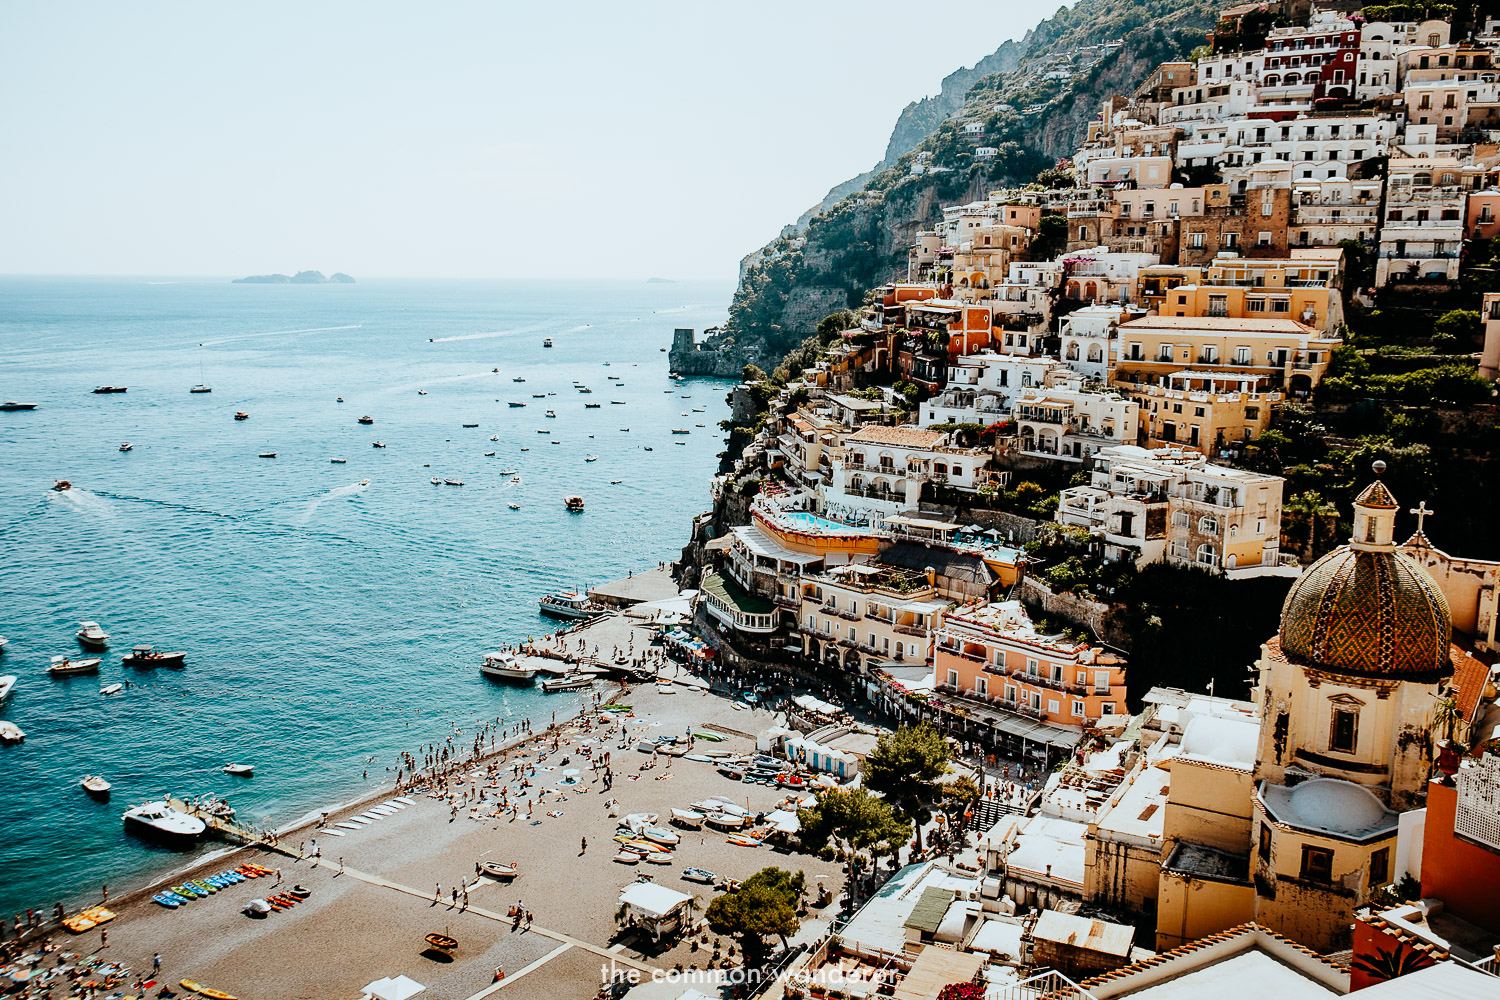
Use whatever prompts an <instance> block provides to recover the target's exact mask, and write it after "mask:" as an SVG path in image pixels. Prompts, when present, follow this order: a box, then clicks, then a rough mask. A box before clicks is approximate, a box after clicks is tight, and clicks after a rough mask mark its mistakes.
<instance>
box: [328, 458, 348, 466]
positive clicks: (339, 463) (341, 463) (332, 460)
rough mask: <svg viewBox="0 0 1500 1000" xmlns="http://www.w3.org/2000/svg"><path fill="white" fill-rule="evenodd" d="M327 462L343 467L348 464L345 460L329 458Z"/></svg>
mask: <svg viewBox="0 0 1500 1000" xmlns="http://www.w3.org/2000/svg"><path fill="white" fill-rule="evenodd" d="M328 461H329V462H331V463H333V464H334V465H344V464H346V463H347V462H348V459H346V458H330V459H329V460H328Z"/></svg>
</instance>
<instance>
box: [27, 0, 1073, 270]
mask: <svg viewBox="0 0 1500 1000" xmlns="http://www.w3.org/2000/svg"><path fill="white" fill-rule="evenodd" d="M1055 7H1056V3H1055V2H1050V3H1046V4H1037V3H1023V2H1021V0H990V2H988V3H980V4H975V5H970V6H968V7H966V8H964V11H963V15H962V17H961V19H960V20H961V25H962V26H961V27H960V26H957V25H955V23H954V22H952V21H951V19H949V18H948V17H946V16H945V15H944V14H943V13H942V12H940V11H939V10H937V9H928V8H923V7H913V6H912V4H911V3H910V2H902V3H896V2H887V0H867V2H838V3H832V2H821V0H799V2H779V0H776V2H766V0H758V2H754V3H732V4H731V3H715V2H707V3H705V2H696V3H654V2H650V0H646V2H640V0H637V2H635V3H622V2H618V0H616V2H609V3H597V4H595V3H543V2H529V3H502V2H498V0H496V2H490V3H459V2H454V3H442V2H433V3H425V2H424V3H400V4H397V3H359V4H355V3H326V2H312V3H300V4H289V3H253V4H239V3H236V4H203V3H192V4H189V3H183V4H166V3H150V2H141V3H114V2H111V3H93V4H88V3H78V4H74V3H45V2H23V0H14V2H9V3H4V4H3V5H0V137H3V138H0V149H3V150H4V153H3V155H0V190H3V192H4V194H3V196H0V273H42V274H171V275H193V274H212V275H238V274H249V273H260V272H269V271H288V272H289V271H292V270H297V269H303V268H315V269H318V270H322V271H325V272H332V271H347V272H349V273H351V274H354V275H355V276H356V277H358V276H359V275H367V276H373V275H400V276H412V277H416V276H443V275H451V276H465V277H470V276H475V277H477V276H484V277H562V276H567V277H576V278H584V279H587V278H591V277H606V278H607V277H625V278H638V277H647V276H651V275H662V276H668V277H680V278H726V279H727V278H732V277H733V276H734V273H735V267H736V265H737V262H738V260H739V258H740V257H741V256H742V255H743V254H745V253H747V252H748V251H750V250H753V249H755V248H756V247H758V246H759V245H761V244H762V243H764V242H765V240H766V239H768V238H769V237H771V236H772V235H774V234H775V233H776V232H777V230H778V229H779V227H780V226H781V225H782V224H784V223H786V222H790V221H792V220H793V219H794V218H795V217H796V216H797V215H798V214H800V213H801V212H802V211H803V210H804V209H806V208H807V207H808V206H809V205H811V204H813V203H814V202H816V201H817V200H818V198H820V197H821V196H822V195H823V193H824V192H825V191H826V190H827V189H828V188H829V187H830V186H832V185H833V184H835V183H837V182H839V181H842V180H844V179H846V178H848V177H851V176H853V175H854V174H857V173H859V172H860V171H863V170H866V169H868V168H869V167H870V166H871V165H873V164H874V163H875V162H876V161H877V160H878V159H879V158H880V156H881V155H882V153H883V152H884V149H885V143H886V139H887V138H888V136H889V133H890V128H891V126H892V124H893V123H894V122H895V119H896V115H897V114H898V113H899V112H900V110H901V108H902V107H904V106H905V105H906V104H907V102H908V101H911V100H913V99H915V98H918V97H921V96H924V95H927V94H931V93H935V92H936V90H937V88H938V85H939V83H940V81H941V80H942V78H943V77H944V76H945V75H947V74H948V73H949V72H951V71H953V70H954V69H957V68H958V67H959V66H961V65H972V64H973V63H974V61H975V60H977V59H979V58H981V57H982V56H984V55H986V54H988V53H989V52H992V51H993V50H994V49H995V48H996V47H998V46H999V44H1000V43H1001V42H1002V41H1003V40H1005V39H1006V38H1009V37H1013V36H1014V37H1019V36H1020V35H1021V34H1022V33H1023V32H1024V31H1025V30H1026V29H1027V28H1029V27H1031V26H1032V25H1033V24H1035V23H1036V22H1037V21H1038V20H1040V19H1041V18H1042V17H1044V16H1046V15H1047V14H1048V13H1050V12H1051V11H1052V10H1053V9H1055ZM923 21H927V22H929V23H930V24H931V26H932V28H933V29H934V30H932V31H919V27H920V23H921V22H923ZM944 22H946V23H944Z"/></svg>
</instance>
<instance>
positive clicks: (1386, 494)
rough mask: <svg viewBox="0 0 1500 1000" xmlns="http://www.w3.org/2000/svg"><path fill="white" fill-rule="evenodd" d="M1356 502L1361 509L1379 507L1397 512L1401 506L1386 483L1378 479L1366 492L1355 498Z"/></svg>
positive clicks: (1367, 487) (1366, 488)
mask: <svg viewBox="0 0 1500 1000" xmlns="http://www.w3.org/2000/svg"><path fill="white" fill-rule="evenodd" d="M1354 502H1355V503H1356V504H1357V505H1359V506H1361V507H1378V508H1379V509H1381V510H1395V509H1396V508H1398V507H1399V506H1400V504H1398V503H1396V498H1395V497H1394V496H1392V495H1391V491H1390V490H1389V489H1387V488H1386V485H1385V483H1383V482H1381V481H1380V480H1378V479H1377V480H1375V481H1374V482H1373V483H1371V484H1370V485H1369V486H1366V487H1365V490H1364V492H1363V493H1361V494H1360V495H1359V496H1357V497H1355V498H1354Z"/></svg>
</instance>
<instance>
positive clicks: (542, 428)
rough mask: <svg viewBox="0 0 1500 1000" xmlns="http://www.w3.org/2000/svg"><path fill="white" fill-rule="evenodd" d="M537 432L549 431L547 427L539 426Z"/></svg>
mask: <svg viewBox="0 0 1500 1000" xmlns="http://www.w3.org/2000/svg"><path fill="white" fill-rule="evenodd" d="M536 432H537V433H538V434H546V433H548V431H547V429H546V428H545V427H538V428H537V429H536Z"/></svg>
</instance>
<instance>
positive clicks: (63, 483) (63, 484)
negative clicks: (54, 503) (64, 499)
mask: <svg viewBox="0 0 1500 1000" xmlns="http://www.w3.org/2000/svg"><path fill="white" fill-rule="evenodd" d="M52 488H53V489H54V490H56V491H57V492H59V493H63V492H66V491H67V490H71V489H72V488H73V484H72V483H70V482H68V480H66V479H59V480H57V481H56V482H54V483H53V484H52Z"/></svg>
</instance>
